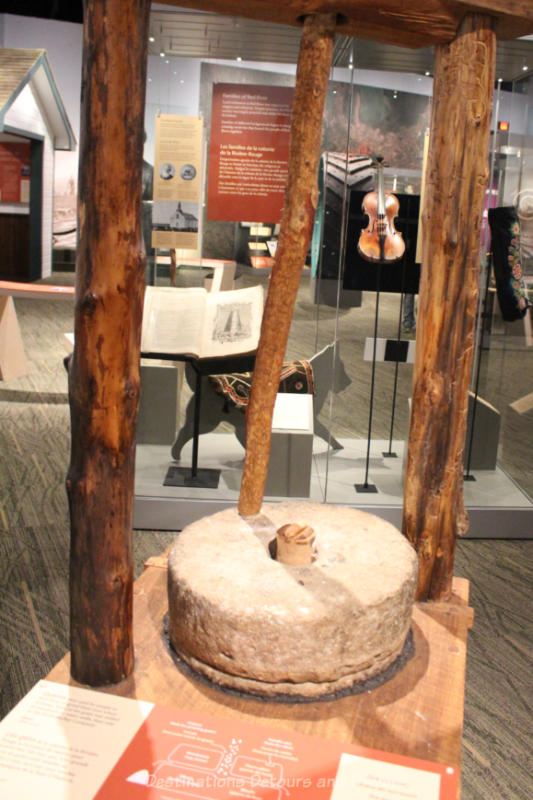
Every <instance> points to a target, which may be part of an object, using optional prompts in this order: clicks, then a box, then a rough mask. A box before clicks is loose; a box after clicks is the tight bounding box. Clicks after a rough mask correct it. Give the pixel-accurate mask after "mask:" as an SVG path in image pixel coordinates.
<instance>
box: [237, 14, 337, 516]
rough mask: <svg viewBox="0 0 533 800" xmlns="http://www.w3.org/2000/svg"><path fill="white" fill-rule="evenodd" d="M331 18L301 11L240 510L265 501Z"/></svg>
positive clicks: (308, 227)
mask: <svg viewBox="0 0 533 800" xmlns="http://www.w3.org/2000/svg"><path fill="white" fill-rule="evenodd" d="M335 22H336V15H335V14H315V15H312V16H308V17H306V19H305V21H304V26H303V31H302V38H301V41H300V53H299V57H298V68H297V72H296V86H295V92H294V100H293V105H292V119H291V138H290V149H289V171H288V177H287V186H286V190H285V203H284V208H283V214H282V220H281V230H280V235H279V242H278V247H277V251H276V260H275V263H274V267H273V269H272V277H271V280H270V287H269V290H268V296H267V301H266V304H265V310H264V314H263V324H262V328H261V339H260V342H259V348H258V351H257V357H256V362H255V369H254V375H253V381H252V389H251V392H250V399H249V403H248V409H247V416H246V456H245V462H244V472H243V476H242V483H241V491H240V496H239V505H238V508H239V512H240V514H242V515H243V516H252V515H254V514H257V513H258V512H259V509H260V508H261V504H262V502H263V495H264V490H265V482H266V477H267V470H268V458H269V454H270V439H271V429H272V415H273V411H274V403H275V400H276V394H277V391H278V386H279V378H280V374H281V367H282V363H283V358H284V355H285V348H286V346H287V339H288V336H289V329H290V325H291V320H292V312H293V309H294V304H295V302H296V294H297V292H298V286H299V283H300V276H301V274H302V269H303V266H304V263H305V257H306V254H307V251H308V249H309V244H310V241H311V234H312V229H313V222H314V217H315V210H316V206H317V202H318V189H317V175H318V161H319V158H320V140H321V136H322V116H323V112H324V101H325V97H326V91H327V86H328V79H329V71H330V68H331V56H332V52H333V38H334V33H335Z"/></svg>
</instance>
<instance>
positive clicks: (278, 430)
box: [265, 394, 313, 497]
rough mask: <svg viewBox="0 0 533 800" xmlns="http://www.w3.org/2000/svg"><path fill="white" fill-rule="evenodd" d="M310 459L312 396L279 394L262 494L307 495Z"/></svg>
mask: <svg viewBox="0 0 533 800" xmlns="http://www.w3.org/2000/svg"><path fill="white" fill-rule="evenodd" d="M312 458H313V395H311V394H278V395H277V397H276V405H275V406H274V417H273V419H272V440H271V446H270V461H269V465H268V475H267V481H266V486H265V495H267V496H271V497H309V493H310V486H311V461H312Z"/></svg>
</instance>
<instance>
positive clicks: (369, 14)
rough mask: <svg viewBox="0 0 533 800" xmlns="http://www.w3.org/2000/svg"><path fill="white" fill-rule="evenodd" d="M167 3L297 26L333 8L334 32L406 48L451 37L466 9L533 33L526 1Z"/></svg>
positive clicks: (532, 13) (532, 11)
mask: <svg viewBox="0 0 533 800" xmlns="http://www.w3.org/2000/svg"><path fill="white" fill-rule="evenodd" d="M168 5H175V6H179V7H181V8H183V7H187V8H195V9H198V10H201V11H215V12H217V13H219V14H231V15H235V16H244V17H251V18H252V19H260V20H265V21H267V22H279V23H282V24H284V25H299V24H301V19H302V18H303V17H304V16H305V15H307V14H316V13H322V14H326V13H333V14H337V15H338V26H337V32H338V33H341V34H345V35H347V36H355V37H357V38H359V39H372V40H373V41H376V42H384V43H386V44H392V45H399V46H400V47H409V48H418V47H428V46H430V45H435V44H444V43H447V42H450V41H451V40H452V39H453V38H454V37H455V35H456V33H457V30H458V28H459V26H460V24H461V21H462V19H463V17H464V16H465V14H467V13H468V12H470V11H478V12H480V13H487V14H490V15H491V16H492V17H493V19H494V27H495V31H496V34H497V36H498V38H500V39H515V38H517V37H519V36H525V35H526V34H528V33H533V4H531V2H530V0H472V2H469V1H468V0H467V2H461V0H424V2H423V3H420V2H415V0H412V2H410V3H408V2H406V0H380V2H379V3H377V4H376V3H371V2H369V0H248V2H247V3H242V2H240V0H169V1H168Z"/></svg>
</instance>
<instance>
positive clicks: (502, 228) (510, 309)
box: [489, 206, 529, 322]
mask: <svg viewBox="0 0 533 800" xmlns="http://www.w3.org/2000/svg"><path fill="white" fill-rule="evenodd" d="M489 225H490V233H491V251H492V266H493V269H494V279H495V281H496V294H497V296H498V303H499V305H500V310H501V312H502V317H503V319H504V320H505V321H506V322H513V320H516V319H521V318H522V317H523V316H525V313H526V311H527V309H528V306H529V302H528V299H527V293H526V289H525V286H524V281H523V278H522V265H521V263H520V220H519V218H518V214H517V213H516V209H515V208H514V207H513V206H502V207H501V208H491V209H489Z"/></svg>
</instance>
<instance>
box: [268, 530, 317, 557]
mask: <svg viewBox="0 0 533 800" xmlns="http://www.w3.org/2000/svg"><path fill="white" fill-rule="evenodd" d="M314 541H315V533H314V531H313V529H312V528H310V527H309V525H299V524H298V523H295V522H291V523H289V524H288V525H282V527H281V528H279V529H278V530H277V532H276V561H280V562H281V563H282V564H290V565H292V566H294V567H303V566H306V565H307V564H312V563H313V543H314Z"/></svg>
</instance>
